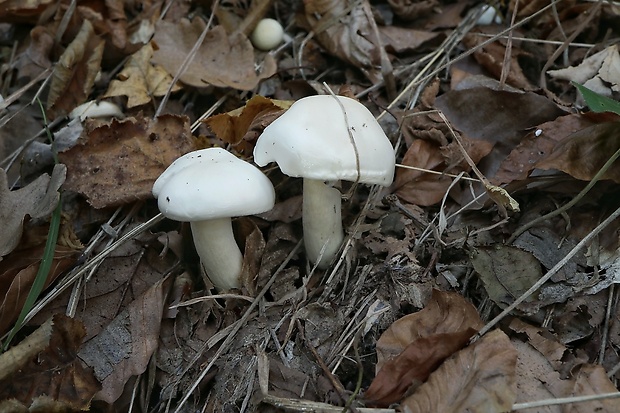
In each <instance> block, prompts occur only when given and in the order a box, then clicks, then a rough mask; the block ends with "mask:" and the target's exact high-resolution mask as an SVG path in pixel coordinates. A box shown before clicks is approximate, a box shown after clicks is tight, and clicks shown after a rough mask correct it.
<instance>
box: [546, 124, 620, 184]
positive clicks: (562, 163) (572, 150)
mask: <svg viewBox="0 0 620 413" xmlns="http://www.w3.org/2000/svg"><path fill="white" fill-rule="evenodd" d="M618 149H620V122H605V123H600V124H598V125H594V126H590V127H588V128H585V129H581V130H579V131H577V132H575V133H574V134H572V135H570V136H568V137H567V138H566V139H564V140H563V141H562V142H561V143H560V144H558V145H557V146H556V147H555V148H553V152H552V153H551V154H550V155H549V156H548V157H547V158H544V159H542V160H540V161H539V162H538V163H536V164H535V166H536V168H539V169H558V170H560V171H562V172H566V173H567V174H569V175H571V176H572V177H574V178H577V179H581V180H583V181H590V180H591V179H592V178H593V177H594V175H596V173H597V172H598V171H599V170H600V169H601V167H602V166H603V165H604V164H605V162H607V161H608V160H609V157H610V156H611V155H613V154H614V152H616V151H617V150H618ZM601 179H611V180H612V181H614V182H616V183H620V163H618V162H614V163H613V164H612V165H611V166H610V167H609V169H607V171H606V172H605V173H604V174H603V176H602V177H601Z"/></svg>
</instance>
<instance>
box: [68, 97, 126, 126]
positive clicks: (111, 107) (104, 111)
mask: <svg viewBox="0 0 620 413" xmlns="http://www.w3.org/2000/svg"><path fill="white" fill-rule="evenodd" d="M123 116H124V115H123V112H122V111H121V108H120V107H118V105H115V104H114V103H112V102H108V101H105V100H100V101H96V100H91V101H89V102H86V103H82V104H81V105H80V106H78V107H76V108H75V109H73V110H72V111H71V113H69V119H75V118H77V117H79V118H80V120H81V121H82V122H84V121H85V120H86V118H111V117H116V118H123Z"/></svg>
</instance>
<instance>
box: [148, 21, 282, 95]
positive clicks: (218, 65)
mask: <svg viewBox="0 0 620 413" xmlns="http://www.w3.org/2000/svg"><path fill="white" fill-rule="evenodd" d="M203 29H204V22H203V21H202V20H201V19H199V18H195V19H194V20H193V21H192V22H191V23H190V22H189V21H187V20H180V21H179V22H178V23H170V22H167V21H164V20H162V21H159V22H158V23H157V25H156V29H155V36H154V38H153V41H154V42H155V45H156V47H154V49H155V52H154V53H153V62H154V63H156V64H159V65H161V66H163V67H164V68H165V69H166V70H167V71H168V73H171V74H176V73H177V71H178V69H179V68H180V67H181V64H182V63H183V61H184V60H185V58H186V57H187V55H188V54H189V52H190V50H191V49H192V47H193V46H194V44H195V43H196V41H197V40H198V37H199V36H200V34H201V32H202V31H203ZM254 66H255V62H254V48H253V47H252V43H250V41H249V40H248V38H247V37H246V36H244V35H243V34H241V33H238V34H234V35H232V36H231V37H228V35H227V34H226V31H225V30H224V28H223V27H221V26H216V27H214V28H213V29H211V30H210V31H209V33H207V36H206V38H205V40H204V42H203V43H202V45H201V46H200V48H199V49H198V52H197V54H196V56H195V57H194V59H193V60H192V63H190V64H189V66H188V67H187V70H186V71H185V72H184V73H183V74H182V75H181V77H180V80H181V82H183V83H185V84H188V85H190V86H194V87H207V86H209V85H213V86H216V87H231V88H234V89H239V90H252V89H254V88H255V87H256V85H257V84H258V82H259V81H261V80H262V79H266V78H268V77H270V76H272V75H273V74H274V73H275V71H276V63H275V60H274V59H273V57H272V56H271V55H269V54H268V55H266V56H265V60H264V61H263V64H262V70H261V72H260V73H259V74H257V73H256V71H255V69H254Z"/></svg>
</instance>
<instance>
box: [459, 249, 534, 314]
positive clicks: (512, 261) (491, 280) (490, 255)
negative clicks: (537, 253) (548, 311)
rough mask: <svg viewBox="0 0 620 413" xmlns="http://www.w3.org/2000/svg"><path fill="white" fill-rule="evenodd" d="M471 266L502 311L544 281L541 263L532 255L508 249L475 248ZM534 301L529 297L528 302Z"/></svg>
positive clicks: (519, 250)
mask: <svg viewBox="0 0 620 413" xmlns="http://www.w3.org/2000/svg"><path fill="white" fill-rule="evenodd" d="M471 262H472V264H473V265H474V269H475V270H476V272H477V273H478V275H479V276H480V278H481V279H482V282H483V284H484V288H485V290H486V291H487V294H489V297H490V298H491V300H493V302H495V303H496V304H497V305H498V306H500V307H502V308H505V307H506V306H508V305H510V304H512V302H513V301H514V300H515V299H516V298H518V297H520V296H521V294H522V293H524V292H525V291H527V290H528V289H529V288H530V287H531V286H532V285H533V284H534V283H536V281H538V280H539V279H540V277H542V270H541V268H540V263H539V262H538V260H537V259H536V258H534V256H533V255H532V254H530V253H529V252H526V251H523V250H521V249H519V248H516V247H511V246H508V245H497V246H494V247H478V248H475V249H474V250H473V252H472V254H471ZM534 300H535V297H534V298H533V297H529V298H528V299H527V300H526V302H532V301H534Z"/></svg>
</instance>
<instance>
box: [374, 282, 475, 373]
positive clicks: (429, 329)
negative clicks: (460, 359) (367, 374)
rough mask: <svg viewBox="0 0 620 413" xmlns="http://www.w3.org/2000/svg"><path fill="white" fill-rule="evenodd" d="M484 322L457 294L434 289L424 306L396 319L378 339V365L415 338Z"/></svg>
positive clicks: (378, 368)
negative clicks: (415, 311)
mask: <svg viewBox="0 0 620 413" xmlns="http://www.w3.org/2000/svg"><path fill="white" fill-rule="evenodd" d="M482 325H483V323H482V320H480V317H479V315H478V311H477V310H476V308H475V307H474V306H473V305H472V304H471V303H470V302H468V301H467V300H465V299H464V298H463V296H461V295H460V294H456V293H450V292H442V291H439V290H433V295H432V297H431V299H430V300H429V302H428V303H427V304H426V306H425V307H424V308H423V309H422V310H420V311H418V312H417V313H414V314H409V315H406V316H404V317H402V318H400V319H398V320H396V321H395V322H394V323H392V325H391V326H390V327H389V328H388V329H387V330H386V331H385V332H384V333H383V334H382V335H381V337H380V338H379V340H378V341H377V366H376V371H377V372H378V371H380V370H381V368H382V367H383V364H384V363H386V362H387V361H388V360H391V359H393V358H394V357H396V356H398V355H399V354H400V353H402V352H403V350H404V349H405V348H406V347H407V346H408V345H409V344H411V343H413V342H414V341H415V340H417V339H419V338H423V337H430V336H432V335H434V334H445V333H455V332H458V331H463V330H468V329H470V328H473V329H475V330H478V329H480V328H481V327H482Z"/></svg>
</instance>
